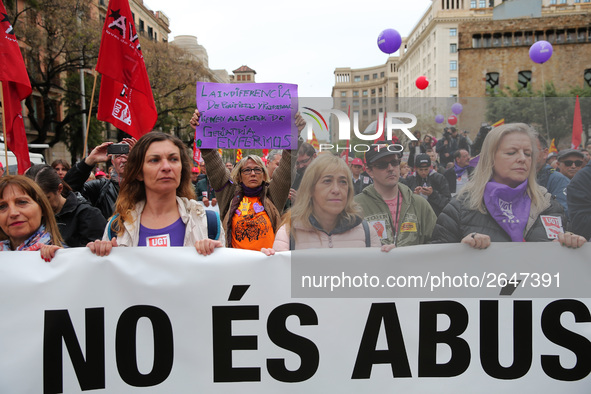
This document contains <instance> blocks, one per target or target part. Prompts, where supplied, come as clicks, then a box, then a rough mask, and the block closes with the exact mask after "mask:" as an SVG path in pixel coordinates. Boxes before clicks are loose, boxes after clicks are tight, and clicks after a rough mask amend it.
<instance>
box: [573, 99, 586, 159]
mask: <svg viewBox="0 0 591 394" xmlns="http://www.w3.org/2000/svg"><path fill="white" fill-rule="evenodd" d="M582 135H583V120H582V119H581V105H580V104H579V96H577V101H576V102H575V115H574V118H573V136H572V140H571V143H570V147H571V148H572V149H579V145H581V137H582Z"/></svg>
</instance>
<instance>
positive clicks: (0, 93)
mask: <svg viewBox="0 0 591 394" xmlns="http://www.w3.org/2000/svg"><path fill="white" fill-rule="evenodd" d="M0 102H2V135H3V136H4V162H5V163H6V175H10V170H9V169H8V149H7V148H6V102H5V101H4V86H3V82H2V81H0Z"/></svg>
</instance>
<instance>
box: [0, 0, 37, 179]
mask: <svg viewBox="0 0 591 394" xmlns="http://www.w3.org/2000/svg"><path fill="white" fill-rule="evenodd" d="M0 17H1V19H0V27H1V28H2V30H1V31H0V33H1V35H0V65H1V66H0V81H1V82H2V112H3V115H2V116H3V117H4V126H5V129H4V139H5V141H6V145H7V147H8V149H10V150H11V151H12V153H14V156H15V157H16V160H17V163H18V173H19V174H23V173H24V172H25V171H26V170H27V169H28V168H29V167H30V166H31V159H30V157H29V146H28V144H27V134H26V132H25V124H24V122H23V115H22V107H21V101H22V100H24V99H25V98H27V97H28V96H29V95H30V94H31V92H32V89H31V82H30V81H29V76H28V74H27V69H26V68H25V62H24V61H23V56H22V55H21V50H20V48H19V46H18V41H17V40H16V37H15V36H14V30H13V28H12V25H11V24H10V21H9V20H8V15H7V14H6V8H4V4H3V3H2V1H1V0H0ZM7 164H8V163H7Z"/></svg>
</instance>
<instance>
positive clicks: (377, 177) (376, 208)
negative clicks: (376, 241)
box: [355, 145, 437, 248]
mask: <svg viewBox="0 0 591 394" xmlns="http://www.w3.org/2000/svg"><path fill="white" fill-rule="evenodd" d="M387 148H388V147H387V146H386V145H374V147H373V148H372V149H370V150H369V151H367V152H366V153H365V165H366V166H367V173H368V174H369V175H370V176H371V177H372V179H373V185H370V186H368V187H366V188H365V189H363V191H362V192H361V193H360V194H358V195H357V196H355V202H357V203H358V204H359V205H360V206H361V208H362V210H363V218H364V219H365V220H367V222H368V223H369V224H370V225H371V226H373V227H374V228H375V229H376V232H377V233H378V236H379V238H380V241H381V242H382V245H391V248H393V247H397V246H409V245H421V244H426V243H428V242H429V241H430V239H431V233H432V232H433V228H434V227H435V222H436V221H437V216H435V213H434V212H433V209H432V208H431V206H430V205H429V203H428V202H427V200H426V199H424V198H422V197H419V196H418V195H416V194H414V193H413V192H412V191H411V190H410V189H409V188H408V187H407V186H406V185H403V184H401V183H399V182H398V181H399V179H400V158H401V155H400V154H399V153H398V152H391V151H389V150H388V149H387Z"/></svg>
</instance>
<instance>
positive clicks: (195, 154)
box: [193, 141, 201, 163]
mask: <svg viewBox="0 0 591 394" xmlns="http://www.w3.org/2000/svg"><path fill="white" fill-rule="evenodd" d="M193 161H194V162H195V163H199V162H200V161H201V150H200V149H199V148H197V143H196V142H195V141H193Z"/></svg>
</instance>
